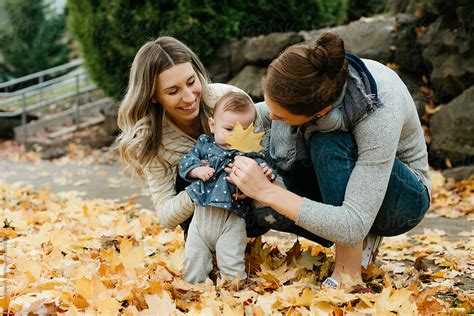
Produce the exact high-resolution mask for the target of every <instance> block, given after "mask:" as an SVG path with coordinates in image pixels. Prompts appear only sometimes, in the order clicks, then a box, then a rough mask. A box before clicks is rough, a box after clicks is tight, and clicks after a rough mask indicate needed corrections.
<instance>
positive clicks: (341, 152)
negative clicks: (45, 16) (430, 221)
mask: <svg viewBox="0 0 474 316" xmlns="http://www.w3.org/2000/svg"><path fill="white" fill-rule="evenodd" d="M308 147H309V148H308V150H309V152H310V157H311V159H309V160H307V161H299V162H298V163H297V164H296V165H295V168H294V169H293V170H291V171H289V172H282V171H281V170H280V171H278V173H279V174H280V175H281V176H282V177H283V181H284V183H285V185H286V187H287V188H288V190H290V191H292V192H294V193H296V194H298V195H300V196H303V197H306V198H308V199H311V200H314V201H318V202H323V203H326V204H331V205H335V206H339V205H342V203H343V201H344V194H345V191H346V186H347V182H348V180H349V177H350V175H351V173H352V169H354V166H355V163H356V161H357V144H356V142H355V140H354V138H353V136H352V135H351V134H350V133H346V132H332V133H316V134H314V135H313V137H312V138H311V139H310V144H309V146H308ZM181 181H183V182H182V183H181ZM181 181H180V179H179V177H178V179H177V183H176V191H177V192H179V191H181V190H182V189H183V188H184V186H185V185H187V183H186V182H184V180H181ZM362 189H363V188H362ZM429 204H430V200H429V195H428V190H427V189H426V187H425V186H424V185H423V183H422V182H421V180H419V179H418V178H417V176H416V175H415V173H414V172H413V171H412V170H411V169H410V168H409V167H408V166H406V165H405V164H404V163H403V162H401V161H400V160H399V159H398V158H396V159H395V162H394V165H393V169H392V175H391V177H390V181H389V183H388V188H387V192H386V194H385V199H384V201H383V203H382V206H381V208H380V210H379V212H378V215H377V217H376V219H375V222H374V224H373V225H372V228H371V232H372V233H374V234H376V235H381V236H395V235H399V234H402V233H405V232H407V231H409V230H410V229H412V228H413V227H415V226H416V225H417V224H418V223H419V222H420V221H421V220H422V219H423V217H424V215H425V213H426V211H427V210H428V208H429ZM245 220H246V224H247V236H248V237H256V236H259V235H262V234H264V233H266V232H267V231H268V230H270V229H274V230H277V231H282V232H287V233H292V234H296V235H298V236H301V237H304V238H307V239H309V240H312V241H314V242H317V243H319V244H321V245H323V246H325V247H330V246H331V245H332V244H333V243H332V242H331V241H329V240H326V239H324V238H322V237H320V236H317V235H316V234H314V233H312V232H309V231H307V230H305V229H304V228H301V227H299V226H297V225H296V224H295V223H294V222H293V221H292V220H290V219H289V218H287V217H285V216H283V215H281V214H280V213H278V212H276V211H275V210H273V209H271V208H268V207H267V208H257V209H253V210H252V211H250V212H249V214H248V215H247V217H246V218H245ZM190 222H191V218H189V219H188V220H187V221H185V222H184V223H183V224H181V226H182V227H183V229H184V230H185V236H186V232H187V227H188V226H189V223H190Z"/></svg>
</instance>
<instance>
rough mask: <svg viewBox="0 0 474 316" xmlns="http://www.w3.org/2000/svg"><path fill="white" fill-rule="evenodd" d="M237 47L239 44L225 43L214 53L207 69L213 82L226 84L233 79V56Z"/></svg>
mask: <svg viewBox="0 0 474 316" xmlns="http://www.w3.org/2000/svg"><path fill="white" fill-rule="evenodd" d="M237 46H238V42H232V43H224V44H223V45H221V46H220V47H219V48H218V49H217V50H216V51H215V52H214V54H213V56H212V58H211V62H210V63H209V65H208V67H207V71H209V74H210V75H211V80H212V82H226V81H228V80H229V79H230V78H231V60H232V54H233V52H234V51H235V50H236V48H237Z"/></svg>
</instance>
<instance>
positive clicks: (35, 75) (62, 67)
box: [0, 59, 84, 97]
mask: <svg viewBox="0 0 474 316" xmlns="http://www.w3.org/2000/svg"><path fill="white" fill-rule="evenodd" d="M83 63H84V61H83V60H82V59H75V60H73V61H71V62H69V63H66V64H63V65H59V66H56V67H53V68H49V69H45V70H41V71H38V72H35V73H32V74H29V75H26V76H23V77H20V78H16V79H13V80H8V81H6V82H2V83H0V90H2V89H5V90H8V89H7V88H8V87H13V88H12V89H14V86H16V85H18V84H19V83H24V82H27V81H30V80H35V79H36V80H38V84H41V83H42V82H43V81H44V78H45V76H48V75H53V74H56V73H58V72H64V71H67V70H69V69H71V68H75V67H77V66H80V65H82V64H83ZM21 93H22V91H21V90H19V91H16V92H8V91H6V92H0V96H2V97H10V96H13V95H17V94H21Z"/></svg>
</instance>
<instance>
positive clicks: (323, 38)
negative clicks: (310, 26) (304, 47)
mask: <svg viewBox="0 0 474 316" xmlns="http://www.w3.org/2000/svg"><path fill="white" fill-rule="evenodd" d="M345 53H346V51H345V49H344V41H343V40H342V38H341V37H340V36H339V35H336V34H333V33H322V34H321V35H320V36H319V38H318V40H317V41H316V43H315V45H314V47H310V53H309V60H310V62H311V63H312V64H313V65H314V67H315V68H316V69H317V71H318V72H326V73H327V74H328V75H329V76H332V75H337V74H338V73H339V72H340V71H341V70H342V68H343V66H344V63H345V59H346V57H345Z"/></svg>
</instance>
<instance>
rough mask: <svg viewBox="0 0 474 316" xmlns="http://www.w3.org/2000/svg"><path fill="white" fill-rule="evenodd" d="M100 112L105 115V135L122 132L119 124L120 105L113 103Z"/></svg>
mask: <svg viewBox="0 0 474 316" xmlns="http://www.w3.org/2000/svg"><path fill="white" fill-rule="evenodd" d="M100 112H101V113H102V114H103V115H104V116H105V120H104V122H103V123H102V126H103V128H104V132H105V135H107V136H117V135H118V133H119V132H120V130H119V128H118V125H117V118H118V105H117V104H112V105H110V106H109V107H107V108H105V109H102V110H101V111H100Z"/></svg>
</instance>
